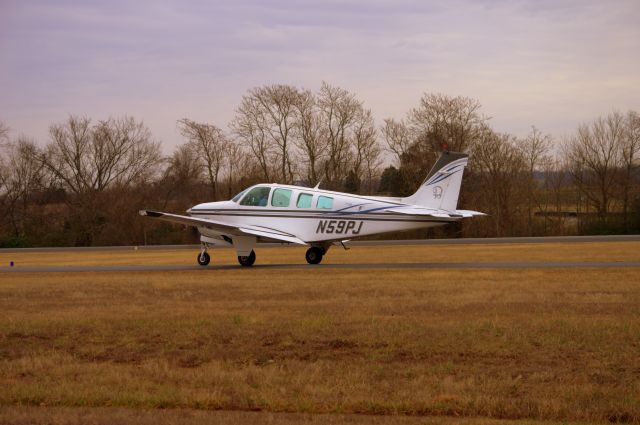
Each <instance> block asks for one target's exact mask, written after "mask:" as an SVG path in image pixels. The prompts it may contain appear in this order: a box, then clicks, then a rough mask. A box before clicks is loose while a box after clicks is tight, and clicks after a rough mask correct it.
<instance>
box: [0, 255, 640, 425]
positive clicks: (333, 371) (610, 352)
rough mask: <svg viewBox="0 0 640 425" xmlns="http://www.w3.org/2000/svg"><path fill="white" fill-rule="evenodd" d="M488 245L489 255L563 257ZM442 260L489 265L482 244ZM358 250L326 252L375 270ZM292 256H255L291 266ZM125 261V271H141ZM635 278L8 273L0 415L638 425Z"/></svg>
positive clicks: (583, 274)
mask: <svg viewBox="0 0 640 425" xmlns="http://www.w3.org/2000/svg"><path fill="white" fill-rule="evenodd" d="M625 244H626V246H627V249H624V246H620V245H625ZM585 245H587V244H578V246H575V247H574V248H571V246H572V245H568V248H565V252H564V253H563V255H566V256H567V257H569V258H572V259H576V258H583V257H582V256H583V255H595V256H598V259H600V260H603V261H616V260H620V259H621V258H624V259H633V258H637V250H635V248H636V245H635V244H634V243H613V244H611V249H608V248H609V247H608V245H607V244H600V246H598V247H597V248H598V249H595V248H594V249H584V248H585ZM496 247H499V248H500V249H499V252H498V253H497V254H496V255H497V256H498V257H499V258H500V259H497V258H495V257H490V258H491V261H508V259H509V258H513V259H515V258H518V259H520V257H524V258H527V259H536V258H544V257H545V256H547V255H553V254H547V253H545V250H544V248H545V247H546V249H547V250H548V251H551V252H554V251H555V250H557V249H558V247H556V245H555V244H549V245H545V246H540V245H529V246H528V247H529V248H530V251H531V252H528V250H527V247H526V246H522V245H517V246H511V247H509V246H504V245H501V246H498V245H496ZM421 248H422V249H423V250H424V252H422V253H421V252H420V249H421ZM436 248H440V247H398V248H387V249H386V250H385V258H384V261H385V262H386V261H392V260H391V259H393V258H399V257H402V256H403V255H406V254H407V252H414V250H415V253H414V254H411V255H414V256H415V257H411V258H419V257H423V258H424V257H428V258H432V254H434V253H436V255H437V251H438V249H436ZM470 248H472V249H470ZM509 248H511V249H509ZM589 248H592V247H589ZM375 249H376V250H378V251H379V250H380V248H375ZM407 249H410V251H406V250H407ZM447 249H448V250H449V251H448V252H447V255H453V256H455V257H456V258H458V257H462V256H465V255H470V256H474V255H475V256H476V257H474V258H473V261H482V258H487V257H482V256H483V255H485V254H483V253H482V252H481V250H476V249H475V247H473V246H457V247H453V246H452V247H447ZM361 250H363V249H362V248H358V249H357V250H356V249H353V250H351V251H349V252H347V253H342V252H341V251H338V250H336V251H332V252H331V253H330V254H329V257H331V255H333V254H334V253H340V254H336V258H338V255H344V254H346V255H351V254H357V257H356V258H357V259H356V260H354V261H363V262H375V261H376V259H375V258H368V259H367V258H366V257H365V254H364V253H362V252H360V251H361ZM396 250H398V251H400V253H398V252H396ZM297 251H298V250H296V249H280V248H278V249H275V248H274V249H264V250H261V251H259V252H258V254H259V255H261V254H262V257H263V258H265V260H266V261H278V262H287V260H286V258H282V257H283V256H284V255H293V254H295V253H296V252H297ZM596 251H597V252H596ZM634 251H635V252H634ZM215 252H218V251H215ZM300 252H303V251H300ZM300 252H298V254H299V253H300ZM367 252H368V254H369V255H370V256H371V254H372V253H375V252H376V251H372V250H367ZM603 252H604V253H608V254H607V255H604V254H603ZM179 253H180V254H181V255H184V254H185V253H187V251H179ZM289 253H290V254H289ZM554 253H555V252H554ZM94 254H99V255H100V256H102V255H103V254H104V253H102V252H100V253H92V254H91V255H94ZM129 254H132V253H129ZM133 254H134V256H131V257H130V259H129V260H127V258H125V257H123V258H121V259H118V261H134V260H135V261H137V260H138V258H137V257H135V256H136V255H137V254H138V253H133ZM173 254H174V253H157V254H156V253H153V255H157V256H158V258H162V257H163V256H164V255H167V256H169V257H171V255H173ZM21 255H24V254H21ZM29 255H33V256H38V255H39V254H29ZM74 255H78V254H77V253H76V254H74ZM634 255H635V256H636V257H634ZM329 257H327V259H328V258H329ZM25 258H26V257H25ZM131 258H133V260H132V259H131ZM165 258H166V257H165ZM259 258H260V257H259ZM98 259H100V258H98ZM85 260H87V259H86V258H85V259H83V261H85ZM33 261H34V262H37V261H36V260H33ZM69 261H71V260H69ZM94 261H97V260H96V259H94ZM298 261H299V260H298ZM405 261H410V260H405ZM429 261H432V260H429ZM434 261H435V260H434ZM468 261H472V260H468ZM127 264H128V263H127ZM639 276H640V269H636V268H624V269H622V268H621V269H606V270H605V269H597V268H587V269H579V270H576V269H561V268H559V269H543V270H535V269H525V270H448V271H446V270H398V269H395V270H375V271H369V270H336V269H327V270H322V269H314V272H313V274H311V275H310V274H309V272H308V271H305V270H300V269H292V270H264V269H261V270H257V269H254V270H246V269H243V270H240V269H239V270H215V271H212V273H210V274H205V275H203V274H202V273H200V272H197V271H194V272H189V271H187V272H184V271H182V272H133V273H128V272H127V273H125V272H118V273H106V272H105V273H68V274H67V273H55V274H50V275H47V274H38V273H28V274H26V273H25V274H0V406H3V407H0V422H2V421H5V422H13V423H32V422H33V421H36V422H37V418H38V417H43V416H47V415H58V416H60V417H61V418H67V419H69V421H72V419H73V418H74V417H76V416H77V415H80V413H78V412H87V413H86V415H89V416H87V417H90V416H91V415H96V417H97V418H100V417H103V416H102V413H100V412H111V414H114V415H122V417H123V418H124V419H123V420H122V422H144V421H145V420H147V419H145V418H147V417H151V419H148V421H149V422H151V421H153V422H155V423H163V422H162V421H160V420H159V419H153V418H154V417H156V416H154V415H155V414H154V413H153V412H156V411H155V410H151V411H148V410H140V409H158V408H162V409H196V410H223V411H235V412H226V413H219V414H217V415H218V416H215V415H216V413H210V415H211V416H210V417H212V418H214V419H213V420H216V421H218V422H221V423H233V422H238V421H242V422H248V423H251V421H253V420H254V419H252V418H259V419H255V422H256V423H257V422H268V421H274V422H284V423H286V422H287V421H291V422H296V423H299V422H303V423H304V421H307V420H308V421H309V423H313V422H314V421H317V420H319V419H318V416H315V415H316V414H321V413H322V414H330V415H331V416H320V418H325V419H326V418H330V420H328V421H327V422H332V423H342V422H347V423H360V422H363V423H364V422H367V423H371V422H372V421H373V420H371V421H368V420H366V418H370V417H369V416H352V415H353V414H359V415H378V416H376V418H378V419H379V422H380V423H382V422H384V423H487V424H489V423H491V424H493V423H502V422H500V421H497V419H504V420H514V421H516V422H517V423H521V422H522V421H524V422H522V423H530V422H529V421H557V422H566V421H583V422H606V421H610V422H630V423H640V288H639V287H638V283H640V278H639ZM41 406H42V407H41ZM106 407H108V409H106V410H105V409H103V408H106ZM69 408H74V409H69ZM89 408H98V409H97V410H94V409H89ZM78 409H79V410H78ZM101 409H102V410H101ZM254 410H259V411H261V412H262V413H259V414H257V415H258V416H252V415H256V414H255V413H251V411H254ZM187 411H188V412H192V410H187ZM238 411H244V413H243V412H238ZM25 412H27V413H25ZM43 412H45V413H43ZM47 412H48V413H47ZM69 412H71V413H69ZM141 412H148V413H141ZM170 412H174V410H170ZM176 412H178V413H175V415H176V416H175V417H179V418H182V419H180V420H184V421H185V422H184V423H189V422H186V421H187V419H188V416H189V415H186V416H185V415H184V414H182V413H180V412H182V411H181V410H177V411H176ZM282 412H289V413H291V415H289V414H287V415H282V414H281V413H282ZM207 414H209V413H208V412H203V413H197V412H195V413H193V415H195V416H194V417H196V418H200V417H201V416H198V415H207ZM311 414H312V415H311ZM3 415H4V416H3ZM74 415H75V416H74ZM149 415H150V416H149ZM171 415H174V413H169V416H168V418H171V417H174V416H171ZM296 415H298V416H296ZM300 415H301V416H300ZM309 415H311V416H309ZM336 415H337V416H336ZM129 416H132V417H134V418H137V419H131V420H129V419H126V418H128V417H129ZM407 416H411V417H407ZM207 417H209V416H207ZM413 417H416V418H413ZM20 418H27V419H25V420H24V421H23V422H20V420H21V419H20ZM28 418H31V419H33V418H36V419H34V420H33V421H31V422H29V421H30V420H31V419H28ZM185 418H187V419H185ZM202 418H205V416H202ZM363 418H365V419H363ZM460 418H466V419H460ZM378 419H376V421H378ZM203 420H204V419H203ZM225 421H227V422H225ZM41 422H42V421H41ZM59 422H63V420H62V419H61V420H60V421H59ZM77 422H78V423H80V422H81V421H77ZM86 422H95V423H101V422H99V420H98V419H96V420H92V421H89V420H87V421H86ZM167 422H170V421H169V420H168V419H167ZM171 423H181V422H179V421H178V420H176V421H174V422H171ZM373 423H376V422H373Z"/></svg>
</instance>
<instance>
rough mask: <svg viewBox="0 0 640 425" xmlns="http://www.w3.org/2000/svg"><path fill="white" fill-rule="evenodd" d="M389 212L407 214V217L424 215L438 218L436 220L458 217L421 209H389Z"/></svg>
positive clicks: (409, 207) (440, 211) (439, 211)
mask: <svg viewBox="0 0 640 425" xmlns="http://www.w3.org/2000/svg"><path fill="white" fill-rule="evenodd" d="M387 212H392V213H397V214H407V215H422V216H428V217H436V218H455V217H456V215H455V214H453V213H448V212H446V211H442V210H434V209H433V208H421V207H413V206H408V207H398V208H391V209H388V210H387Z"/></svg>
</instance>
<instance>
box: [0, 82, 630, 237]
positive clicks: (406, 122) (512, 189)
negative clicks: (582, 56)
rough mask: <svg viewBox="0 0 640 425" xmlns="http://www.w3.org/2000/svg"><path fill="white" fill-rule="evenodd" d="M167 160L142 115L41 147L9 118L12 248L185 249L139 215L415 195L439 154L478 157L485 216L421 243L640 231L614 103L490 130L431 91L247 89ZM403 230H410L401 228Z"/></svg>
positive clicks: (1, 160) (474, 167) (3, 172)
mask: <svg viewBox="0 0 640 425" xmlns="http://www.w3.org/2000/svg"><path fill="white" fill-rule="evenodd" d="M177 126H178V129H179V132H180V134H181V136H182V137H183V139H184V140H183V143H182V144H180V145H178V146H177V147H176V148H175V149H174V151H173V152H172V154H171V155H169V156H168V157H167V156H163V154H162V150H161V145H160V143H159V142H158V141H157V140H155V139H154V138H153V136H152V133H151V131H150V129H149V128H148V127H147V126H146V125H145V124H144V123H143V122H142V121H140V120H138V119H136V118H134V117H129V116H123V117H115V118H113V117H112V118H106V119H103V120H92V119H90V118H88V117H83V116H76V115H71V116H69V117H68V118H67V119H66V120H65V121H63V122H59V123H54V124H52V125H51V126H50V128H49V138H48V140H47V141H46V144H45V145H41V144H39V143H37V142H36V141H34V140H32V139H30V138H28V137H26V136H21V135H18V136H15V135H14V131H12V130H11V129H10V128H9V127H8V126H7V124H6V123H3V122H0V153H1V156H0V215H1V216H2V217H3V220H2V221H1V222H0V246H5V247H7V246H90V245H142V244H157V243H185V242H195V241H197V234H196V232H195V231H193V230H188V231H185V230H184V229H183V228H181V227H179V226H172V225H169V224H163V223H155V222H150V221H148V220H144V219H143V218H141V217H139V216H138V215H137V211H138V210H139V209H142V208H156V209H161V210H164V211H175V212H178V213H183V212H184V210H185V209H187V208H188V207H189V206H191V205H193V204H196V203H199V202H205V201H214V200H222V199H230V198H231V197H232V196H233V195H234V194H235V193H236V192H238V191H240V190H242V189H244V188H245V187H247V186H249V185H251V184H255V183H260V182H277V183H286V184H301V185H308V186H315V185H316V184H318V183H320V185H321V187H322V188H326V189H331V190H341V191H348V192H353V193H368V194H380V195H393V196H407V195H410V194H411V193H413V192H414V191H415V190H416V188H417V187H418V186H419V184H420V183H421V182H422V180H423V179H424V177H425V175H426V173H427V172H428V170H429V169H430V167H431V166H432V165H433V163H434V162H435V160H436V158H437V156H438V154H439V152H441V151H442V150H443V149H446V150H452V151H460V152H467V153H469V155H470V157H471V160H470V161H469V166H468V168H467V170H466V172H465V175H464V180H463V186H462V192H461V198H460V205H459V208H461V209H464V208H467V209H474V210H479V211H483V212H486V213H487V214H488V216H487V217H482V218H476V219H473V220H467V221H465V222H464V223H460V224H456V225H451V226H449V227H447V228H443V229H435V230H434V229H431V230H425V231H421V232H413V233H412V234H411V235H409V236H420V237H424V236H433V237H440V236H473V237H490V236H525V235H562V234H587V233H631V232H637V231H639V230H640V171H639V169H640V167H639V162H638V156H639V155H640V115H639V114H638V113H637V112H635V111H628V112H626V113H621V112H617V111H614V112H611V113H609V114H608V115H606V116H602V117H599V118H596V119H595V120H592V121H590V122H586V123H585V124H583V125H581V126H579V127H578V128H577V129H576V131H575V132H574V133H573V134H572V135H571V136H570V137H566V138H564V139H562V140H557V139H554V138H553V137H552V136H551V135H549V134H545V133H544V132H542V131H541V130H539V129H537V128H536V127H532V130H531V132H530V133H529V135H528V136H526V137H524V138H518V137H515V136H513V135H510V134H506V133H500V132H498V131H496V130H494V129H493V128H492V127H491V125H490V119H489V118H488V117H487V116H486V115H484V113H483V111H482V106H481V104H480V102H479V101H478V100H475V99H470V98H467V97H462V96H457V97H452V96H447V95H442V94H429V93H426V94H424V95H423V96H422V98H421V99H420V102H419V104H418V105H417V106H415V107H414V108H412V109H410V110H409V111H408V112H407V113H406V116H405V117H404V118H403V119H400V120H397V119H385V120H384V122H383V123H381V125H376V123H375V121H374V118H373V114H372V112H371V110H370V109H367V108H366V107H365V105H364V103H363V102H362V101H361V100H360V99H358V97H357V96H356V94H355V93H352V92H350V91H348V90H345V89H343V88H340V87H336V86H332V85H330V84H328V83H322V85H321V87H320V89H319V90H318V91H317V92H313V91H310V90H307V89H300V88H297V87H293V86H290V85H268V86H262V87H256V88H253V89H251V90H249V91H248V92H247V93H246V94H245V95H244V96H243V97H242V99H241V101H240V104H239V106H238V107H237V109H236V111H235V116H234V118H233V119H232V121H231V122H230V123H229V124H228V125H227V126H226V129H223V128H221V127H218V126H217V125H216V124H214V123H202V122H196V121H194V120H191V119H189V118H183V119H180V120H178V121H177ZM391 237H407V235H392V236H391Z"/></svg>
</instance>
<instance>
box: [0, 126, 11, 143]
mask: <svg viewBox="0 0 640 425" xmlns="http://www.w3.org/2000/svg"><path fill="white" fill-rule="evenodd" d="M9 131H10V130H9V127H7V126H6V125H5V123H3V122H2V121H0V145H2V144H3V143H6V142H8V141H9Z"/></svg>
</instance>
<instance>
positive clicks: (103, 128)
mask: <svg viewBox="0 0 640 425" xmlns="http://www.w3.org/2000/svg"><path fill="white" fill-rule="evenodd" d="M49 131H50V134H51V142H50V143H49V145H48V146H47V149H46V151H45V152H44V153H42V154H41V155H40V156H39V159H40V161H41V163H42V164H43V165H44V167H45V168H46V169H47V170H49V172H51V174H52V175H53V176H54V177H55V179H56V180H57V181H58V182H59V184H60V185H61V187H62V188H63V189H64V190H65V191H66V192H67V193H69V194H71V196H69V197H68V198H67V201H68V203H69V211H70V214H71V217H70V219H69V221H70V222H71V223H72V225H73V226H74V229H75V235H74V238H75V241H74V243H77V244H83V245H91V244H93V242H94V241H95V240H96V238H97V237H98V236H99V234H100V232H101V229H102V228H103V227H104V224H105V223H108V220H107V214H108V211H109V209H108V208H107V207H108V206H109V205H110V201H109V199H108V196H107V194H106V191H107V190H109V189H118V190H120V191H123V192H124V191H125V189H127V188H128V187H130V186H131V185H133V184H141V183H143V182H146V181H148V180H149V179H150V178H151V177H153V176H154V175H156V174H157V166H158V165H159V164H160V162H161V155H160V145H159V143H156V142H153V141H151V133H150V132H149V129H148V128H147V127H146V126H145V125H144V124H143V123H142V122H138V121H136V120H135V119H133V118H131V117H123V118H119V119H114V118H110V119H108V120H105V121H99V122H98V123H97V124H96V125H94V126H91V121H90V120H89V119H88V118H81V117H74V116H70V117H69V118H68V119H67V121H65V122H63V123H59V124H54V125H52V126H51V127H50V130H49ZM132 209H133V207H132Z"/></svg>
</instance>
